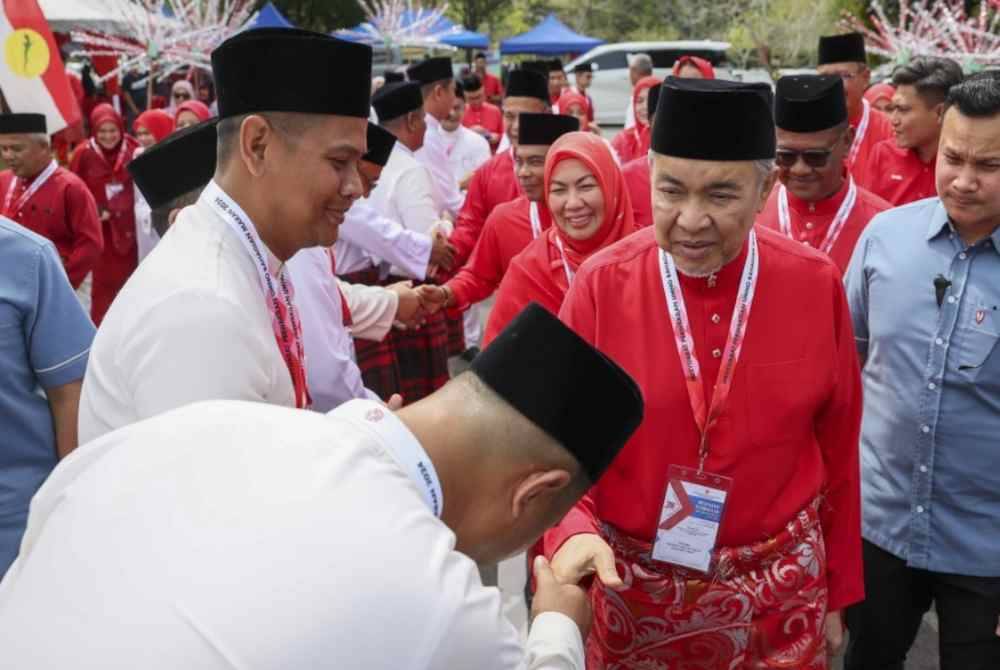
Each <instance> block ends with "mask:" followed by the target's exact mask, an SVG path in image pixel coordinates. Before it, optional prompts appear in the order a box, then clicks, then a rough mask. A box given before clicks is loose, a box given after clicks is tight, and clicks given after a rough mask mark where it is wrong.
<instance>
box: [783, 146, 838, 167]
mask: <svg viewBox="0 0 1000 670" xmlns="http://www.w3.org/2000/svg"><path fill="white" fill-rule="evenodd" d="M832 153H833V150H831V149H806V150H805V151H791V150H789V149H778V150H777V151H776V152H775V153H774V162H775V163H776V164H777V165H778V167H783V168H790V167H793V166H794V165H795V164H796V163H798V162H799V157H801V158H802V161H803V162H804V163H805V164H806V165H808V166H809V167H811V168H823V167H826V164H827V163H829V162H830V154H832Z"/></svg>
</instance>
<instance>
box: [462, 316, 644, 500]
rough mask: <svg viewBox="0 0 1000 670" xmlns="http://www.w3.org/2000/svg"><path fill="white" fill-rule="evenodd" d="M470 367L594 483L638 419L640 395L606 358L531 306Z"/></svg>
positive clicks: (564, 327) (556, 320)
mask: <svg viewBox="0 0 1000 670" xmlns="http://www.w3.org/2000/svg"><path fill="white" fill-rule="evenodd" d="M470 369H471V371H472V373H473V374H475V375H476V376H477V377H479V379H481V380H482V381H483V383H484V384H486V385H487V386H489V387H490V388H491V389H492V390H493V391H494V392H495V393H496V394H497V395H499V396H500V397H501V398H503V399H504V400H505V401H507V402H508V403H509V404H510V405H512V406H513V407H514V409H516V410H517V411H518V412H520V413H521V414H522V415H524V417H525V418H527V419H528V420H529V421H531V422H532V423H534V424H535V425H536V426H538V427H539V428H541V429H542V430H544V431H545V432H546V433H548V435H549V436H550V437H552V438H553V439H554V440H555V441H556V442H558V443H559V444H561V445H562V446H563V448H564V449H566V450H567V451H568V452H569V453H571V454H572V455H573V456H574V457H575V458H576V460H577V461H578V462H579V463H580V466H581V467H582V468H583V470H584V472H586V473H587V476H588V477H589V478H590V481H591V482H596V481H597V480H598V479H599V478H600V476H601V475H602V474H603V473H604V471H605V470H607V468H608V466H609V465H611V462H612V461H614V459H615V457H616V456H617V455H618V452H620V451H621V450H622V448H623V447H624V446H625V443H626V442H628V440H629V438H630V437H631V436H632V433H634V432H635V430H636V429H637V428H638V427H639V424H640V423H642V416H643V408H644V403H643V399H642V392H641V391H640V390H639V386H638V385H637V384H636V383H635V381H633V379H632V378H631V377H630V376H629V375H628V374H627V373H626V372H625V371H624V370H622V369H621V368H620V367H618V365H616V364H615V363H614V362H613V361H612V360H611V359H610V358H608V357H607V356H605V355H604V354H602V353H601V352H599V351H598V350H597V349H595V348H594V347H592V346H590V345H589V344H587V342H586V341H585V340H584V339H583V338H582V337H580V336H579V335H577V334H576V333H574V332H573V330H572V329H570V328H569V327H568V326H566V325H565V324H563V323H562V322H561V321H560V320H559V319H557V318H556V317H555V316H553V315H552V313H551V312H549V311H548V310H546V309H545V308H544V307H541V306H539V305H538V303H534V302H533V303H530V304H529V305H528V306H527V307H525V308H524V310H522V311H521V313H520V314H518V315H517V316H516V317H514V319H513V320H512V321H511V322H510V324H509V325H508V326H507V327H506V328H504V329H503V331H502V332H501V333H500V334H499V335H497V337H496V339H495V340H493V342H492V343H491V344H490V346H488V347H487V348H486V349H485V350H484V351H483V352H482V353H481V354H479V355H478V356H476V358H475V360H474V361H473V362H472V366H471V368H470Z"/></svg>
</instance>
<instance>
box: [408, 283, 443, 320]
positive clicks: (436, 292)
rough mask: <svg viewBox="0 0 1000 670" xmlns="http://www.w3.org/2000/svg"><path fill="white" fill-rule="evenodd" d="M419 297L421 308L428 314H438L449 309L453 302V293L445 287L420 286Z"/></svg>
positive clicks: (418, 288)
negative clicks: (445, 308)
mask: <svg viewBox="0 0 1000 670" xmlns="http://www.w3.org/2000/svg"><path fill="white" fill-rule="evenodd" d="M416 291H417V297H419V298H420V306H421V307H422V308H423V310H424V311H425V312H426V313H427V314H437V313H438V312H439V311H440V310H441V309H442V308H444V307H448V303H449V302H450V301H451V293H449V292H448V290H447V289H445V288H444V287H443V286H435V285H433V284H423V285H421V286H418V287H417V289H416Z"/></svg>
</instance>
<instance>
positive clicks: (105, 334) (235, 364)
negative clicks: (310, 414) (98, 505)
mask: <svg viewBox="0 0 1000 670" xmlns="http://www.w3.org/2000/svg"><path fill="white" fill-rule="evenodd" d="M265 253H267V254H268V260H269V267H270V269H271V270H272V272H277V270H278V268H279V263H278V262H277V260H276V259H275V258H274V257H273V256H272V255H271V254H270V253H269V252H267V251H266V250H265ZM222 398H225V399H237V400H254V401H259V402H266V403H273V404H276V405H287V406H290V407H294V406H295V392H294V389H293V387H292V380H291V376H290V375H289V372H288V367H287V366H286V365H285V361H284V359H283V358H282V356H281V352H280V351H279V349H278V344H277V341H276V339H275V335H274V328H273V326H272V321H271V311H270V309H269V308H268V306H267V303H266V301H265V298H264V294H263V292H262V291H261V287H260V280H259V278H258V275H257V270H256V268H255V266H254V261H253V260H252V259H251V258H250V255H249V254H248V253H247V251H246V249H245V248H244V247H243V245H242V244H241V242H240V240H239V238H238V237H237V236H236V233H235V232H234V231H233V230H232V229H230V227H229V225H228V224H227V223H226V222H225V221H224V220H223V219H222V218H221V217H220V216H219V215H218V214H216V212H215V211H214V210H213V209H212V208H211V206H210V205H209V204H208V202H206V201H205V196H204V195H203V196H202V197H201V198H200V199H199V200H198V202H197V203H195V204H194V205H192V206H190V207H186V208H184V209H183V210H182V211H181V213H180V214H179V215H178V217H177V220H176V221H175V222H174V225H173V226H171V228H170V234H169V235H165V236H164V237H163V239H162V240H161V241H160V242H159V243H158V244H157V245H156V248H155V249H153V251H152V252H151V253H150V254H149V256H147V257H146V259H145V260H143V262H142V264H141V265H140V266H139V268H138V269H137V270H136V271H135V272H134V273H133V274H132V276H131V277H130V278H129V280H128V282H126V284H125V286H124V287H123V288H122V290H121V291H120V292H119V294H118V297H116V298H115V301H114V302H113V303H112V305H111V308H110V309H109V310H108V313H107V315H106V316H105V317H104V321H103V322H102V323H101V327H100V328H99V329H98V331H97V337H96V338H95V339H94V345H93V348H92V349H91V352H90V361H89V363H88V365H87V373H86V376H85V377H84V380H83V391H82V395H81V398H80V418H79V435H80V442H81V443H83V442H88V441H90V440H93V439H94V438H96V437H100V436H101V435H103V434H105V433H108V432H110V431H112V430H115V429H116V428H120V427H122V426H126V425H128V424H130V423H134V422H136V421H139V420H141V419H145V418H147V417H150V416H153V415H156V414H159V413H160V412H165V411H167V410H169V409H173V408H175V407H179V406H181V405H186V404H188V403H191V402H195V401H198V400H209V399H222Z"/></svg>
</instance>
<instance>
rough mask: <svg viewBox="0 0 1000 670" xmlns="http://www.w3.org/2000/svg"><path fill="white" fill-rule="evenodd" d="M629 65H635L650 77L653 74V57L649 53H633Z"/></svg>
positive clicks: (644, 74)
mask: <svg viewBox="0 0 1000 670" xmlns="http://www.w3.org/2000/svg"><path fill="white" fill-rule="evenodd" d="M628 64H629V67H634V68H635V69H637V70H639V72H641V73H642V74H643V76H646V77H648V76H649V75H651V74H653V59H652V57H650V55H649V54H632V57H631V58H629V60H628Z"/></svg>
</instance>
